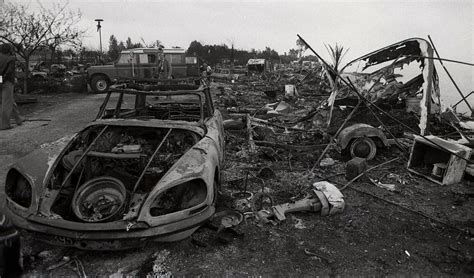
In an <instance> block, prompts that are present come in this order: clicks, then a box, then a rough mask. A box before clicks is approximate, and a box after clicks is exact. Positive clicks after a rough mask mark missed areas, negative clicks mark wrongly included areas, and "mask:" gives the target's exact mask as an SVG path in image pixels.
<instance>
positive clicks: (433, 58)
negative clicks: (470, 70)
mask: <svg viewBox="0 0 474 278" xmlns="http://www.w3.org/2000/svg"><path fill="white" fill-rule="evenodd" d="M407 57H414V58H424V59H431V60H438V61H446V62H451V63H456V64H462V65H466V66H471V67H473V66H474V64H472V63H468V62H462V61H457V60H452V59H445V58H439V57H438V58H436V57H426V56H421V55H407Z"/></svg>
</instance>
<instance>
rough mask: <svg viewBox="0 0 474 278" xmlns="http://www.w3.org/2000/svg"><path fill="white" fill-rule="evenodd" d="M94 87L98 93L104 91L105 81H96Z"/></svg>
mask: <svg viewBox="0 0 474 278" xmlns="http://www.w3.org/2000/svg"><path fill="white" fill-rule="evenodd" d="M96 87H97V89H99V90H100V91H103V90H105V89H106V88H107V81H105V80H103V79H102V80H99V81H97V83H96Z"/></svg>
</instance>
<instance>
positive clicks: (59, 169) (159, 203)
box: [4, 84, 224, 250]
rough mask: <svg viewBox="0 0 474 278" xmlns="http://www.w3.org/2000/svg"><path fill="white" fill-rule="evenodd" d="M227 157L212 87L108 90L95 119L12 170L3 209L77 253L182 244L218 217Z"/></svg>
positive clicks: (42, 236)
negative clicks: (159, 243) (149, 244)
mask: <svg viewBox="0 0 474 278" xmlns="http://www.w3.org/2000/svg"><path fill="white" fill-rule="evenodd" d="M127 104H132V105H127ZM223 159H224V130H223V123H222V116H221V114H220V112H219V110H217V109H214V106H213V102H212V99H211V94H210V90H209V88H208V87H204V86H202V85H201V86H197V85H186V84H166V85H159V84H156V85H151V84H148V85H140V84H122V85H114V86H113V87H112V88H111V90H110V91H109V92H108V94H107V96H106V97H105V100H104V102H103V104H102V106H101V109H100V111H99V113H98V115H97V119H96V120H95V121H93V122H91V123H90V124H89V125H88V126H86V127H85V128H84V129H83V130H82V131H80V132H78V133H77V134H74V135H72V136H66V137H63V138H61V139H59V140H58V141H56V142H54V143H51V144H46V145H42V146H41V148H40V149H38V150H36V151H34V152H33V153H31V154H29V155H27V156H26V157H24V158H23V159H21V160H19V161H18V162H17V163H15V164H13V165H12V166H11V168H10V169H9V171H8V173H7V177H6V182H5V187H4V190H5V196H6V208H5V211H6V213H7V215H8V216H9V217H10V218H11V219H12V221H13V222H14V224H15V225H16V226H17V227H19V228H21V229H25V230H27V231H30V232H32V233H33V234H34V236H35V237H37V238H38V239H40V240H45V241H47V242H49V243H52V244H56V245H62V246H71V247H77V248H80V249H95V250H107V249H126V248H130V247H136V246H139V245H143V244H146V242H148V241H149V240H157V241H175V240H180V239H183V238H185V237H188V236H189V235H191V234H192V233H193V232H194V231H195V230H197V229H198V227H199V226H200V225H201V224H202V223H204V222H205V221H206V220H208V219H209V218H210V217H211V216H212V215H213V214H214V212H215V204H216V198H217V190H218V187H219V184H220V182H221V178H220V176H221V175H220V173H221V166H222V165H223Z"/></svg>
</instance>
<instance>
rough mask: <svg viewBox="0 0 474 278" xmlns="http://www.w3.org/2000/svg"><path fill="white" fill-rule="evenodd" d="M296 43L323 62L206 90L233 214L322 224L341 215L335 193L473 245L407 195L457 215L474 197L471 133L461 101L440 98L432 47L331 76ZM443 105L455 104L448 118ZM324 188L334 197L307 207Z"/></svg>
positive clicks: (387, 55)
mask: <svg viewBox="0 0 474 278" xmlns="http://www.w3.org/2000/svg"><path fill="white" fill-rule="evenodd" d="M300 40H301V41H302V42H303V43H304V44H305V45H306V47H307V48H308V49H310V50H312V51H313V53H314V54H315V55H316V56H318V58H319V59H320V60H319V61H320V62H319V64H317V65H316V66H315V67H313V68H310V69H303V68H302V67H299V68H295V67H289V66H288V67H282V68H280V69H276V70H274V71H271V72H264V73H262V74H259V75H251V76H239V77H238V78H234V79H232V80H218V81H216V80H214V81H215V83H216V86H217V90H216V96H215V101H216V102H217V106H218V107H220V110H221V111H222V112H223V114H224V119H225V121H224V126H225V130H226V141H227V150H226V152H227V161H226V171H225V173H224V174H225V176H224V180H225V181H226V184H225V185H226V189H228V190H229V194H230V195H232V196H233V201H232V202H233V203H232V206H233V207H235V208H236V209H237V210H239V211H241V212H243V213H244V215H245V216H246V217H247V216H248V217H250V218H252V219H253V217H254V216H255V219H256V221H257V222H259V223H267V222H268V221H274V220H275V221H278V220H283V219H284V218H285V217H284V215H285V212H293V211H298V210H299V211H321V214H322V215H328V214H332V212H330V211H331V209H334V211H333V212H341V211H342V210H343V209H344V200H343V197H342V196H343V195H342V193H341V191H343V190H346V189H352V190H355V191H358V192H361V193H363V194H366V195H367V194H368V195H371V196H372V197H374V198H378V199H383V200H384V201H387V202H389V203H390V204H392V205H396V206H400V207H402V208H405V209H408V210H411V211H413V212H415V213H417V214H421V215H423V216H424V217H427V218H428V219H430V221H435V222H436V221H437V222H441V223H442V224H444V225H448V226H450V227H452V228H453V227H454V228H455V229H467V230H469V231H470V232H471V236H472V232H473V231H474V230H473V228H474V227H472V223H471V224H469V223H470V222H469V221H467V222H466V219H460V218H456V217H453V216H452V215H449V214H448V213H445V214H442V215H441V216H440V215H438V216H437V217H435V216H433V215H430V214H429V213H425V212H427V211H425V210H424V208H425V207H423V205H421V206H420V205H419V200H420V196H414V195H413V194H412V192H413V190H414V188H416V190H419V191H420V192H423V193H422V194H425V195H424V196H425V197H426V198H428V199H429V195H430V194H434V195H436V194H445V193H444V192H446V191H452V192H457V193H459V192H461V193H460V194H461V195H463V196H464V201H463V202H461V205H462V204H463V203H465V201H466V200H469V198H470V197H472V195H473V192H474V189H473V187H472V186H473V183H472V181H473V180H474V160H473V158H471V157H472V155H471V154H472V152H473V147H474V125H473V124H474V121H473V118H472V115H471V116H469V115H466V114H464V115H463V114H459V113H456V112H455V111H456V106H457V105H458V104H459V103H461V102H464V103H467V105H468V106H469V102H468V100H467V97H468V96H466V95H464V94H463V93H462V92H461V91H460V90H459V91H458V92H442V91H440V89H439V85H438V83H439V78H438V74H437V69H436V68H435V66H434V65H435V62H438V61H441V62H442V61H443V60H444V59H442V58H440V57H439V56H435V53H436V54H437V52H436V51H435V49H434V47H433V46H432V45H433V43H432V42H431V43H430V42H429V41H427V40H424V39H418V38H415V39H407V40H404V41H401V42H398V43H395V44H392V45H389V46H387V47H384V48H382V49H379V50H376V51H373V52H371V53H369V54H367V55H364V56H362V57H360V58H358V59H355V60H353V61H351V62H349V63H348V64H347V65H346V66H344V67H342V68H341V69H339V70H338V71H335V70H334V68H333V67H332V66H331V65H330V64H328V63H326V62H325V61H324V60H323V59H322V58H321V57H320V56H319V55H318V53H316V52H315V51H314V50H313V49H312V48H311V46H310V45H308V44H307V43H306V42H305V41H304V40H303V38H301V37H300ZM430 41H431V38H430ZM444 69H445V70H446V68H444ZM456 88H457V86H456ZM446 93H456V94H457V93H459V94H460V99H461V100H460V101H459V102H458V103H457V104H455V105H454V106H446V105H444V104H443V103H442V101H441V99H440V96H441V95H442V94H446ZM469 108H470V109H471V111H472V108H471V107H470V106H469ZM430 184H437V185H439V186H438V187H436V190H433V187H432V186H430ZM321 186H322V187H323V188H325V190H329V191H331V192H332V193H331V194H334V195H333V196H335V198H334V199H333V200H335V201H334V203H331V202H329V204H328V205H327V208H326V207H325V206H324V204H322V203H324V201H323V202H322V203H320V202H319V201H314V200H321V199H318V198H312V197H311V196H312V195H314V194H316V192H318V190H317V188H319V189H321ZM319 191H320V190H319ZM319 193H320V192H319ZM319 193H318V194H319ZM457 193H456V194H457ZM331 194H329V195H327V196H330V195H331ZM386 194H389V195H388V196H387V195H386ZM453 194H454V193H453ZM380 195H384V197H383V198H382V197H380ZM454 195H455V194H454ZM313 197H314V196H313ZM310 199H311V200H313V201H314V202H316V203H317V204H316V205H315V203H311V201H309V200H310ZM276 204H280V205H276ZM400 204H403V205H400ZM265 206H266V207H265ZM465 209H466V213H467V214H469V209H468V208H467V207H466V208H465ZM471 215H472V214H471ZM269 219H270V220H269Z"/></svg>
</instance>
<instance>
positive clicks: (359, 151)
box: [349, 137, 377, 160]
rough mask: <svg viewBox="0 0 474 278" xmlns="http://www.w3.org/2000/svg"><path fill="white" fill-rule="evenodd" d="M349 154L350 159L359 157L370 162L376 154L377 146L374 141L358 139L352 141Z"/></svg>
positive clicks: (364, 138)
mask: <svg viewBox="0 0 474 278" xmlns="http://www.w3.org/2000/svg"><path fill="white" fill-rule="evenodd" d="M349 152H350V154H351V157H352V158H355V157H361V158H365V159H367V160H371V159H373V158H374V157H375V154H376V153H377V146H376V145H375V142H374V140H372V139H370V138H368V137H359V138H356V139H355V140H353V141H352V143H351V146H350V148H349Z"/></svg>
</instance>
